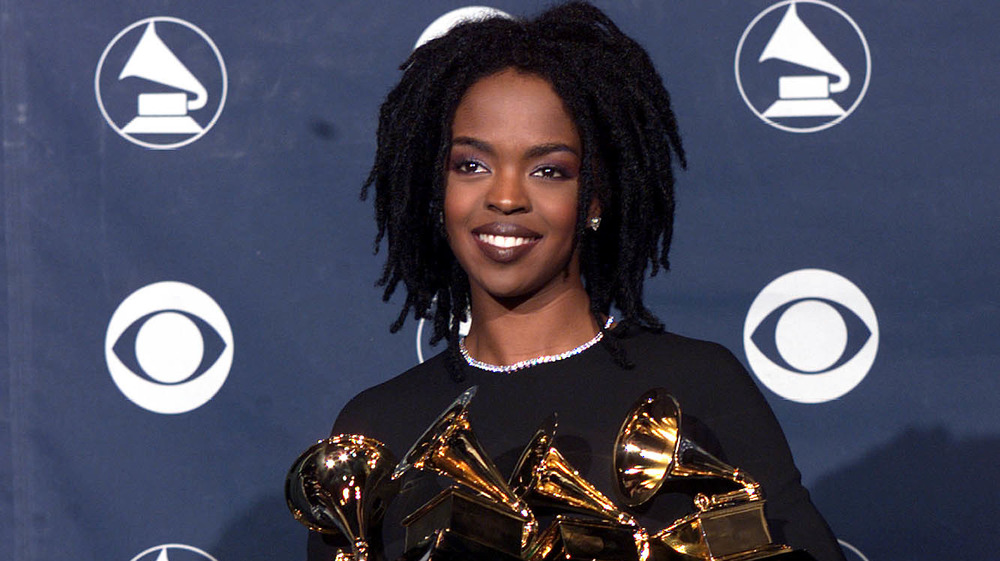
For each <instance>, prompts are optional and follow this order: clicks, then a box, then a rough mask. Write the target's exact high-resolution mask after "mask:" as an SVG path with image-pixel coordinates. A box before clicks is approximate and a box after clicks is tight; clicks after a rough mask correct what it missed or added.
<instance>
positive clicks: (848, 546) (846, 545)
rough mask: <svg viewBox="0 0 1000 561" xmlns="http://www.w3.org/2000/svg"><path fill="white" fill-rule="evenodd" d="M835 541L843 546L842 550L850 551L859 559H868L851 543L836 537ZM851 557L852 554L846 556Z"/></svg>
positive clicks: (863, 560) (862, 560)
mask: <svg viewBox="0 0 1000 561" xmlns="http://www.w3.org/2000/svg"><path fill="white" fill-rule="evenodd" d="M837 542H838V543H840V545H841V547H843V548H844V550H846V551H850V552H851V553H853V554H854V557H856V558H857V559H858V560H859V561H868V557H867V556H865V554H864V553H861V550H860V549H858V548H856V547H854V546H853V545H851V544H849V543H847V542H846V541H844V540H841V539H838V540H837ZM851 557H852V556H850V555H848V556H847V558H848V559H850V558H851Z"/></svg>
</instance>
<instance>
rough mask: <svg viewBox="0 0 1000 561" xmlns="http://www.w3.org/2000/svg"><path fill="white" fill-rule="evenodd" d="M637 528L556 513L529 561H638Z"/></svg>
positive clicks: (536, 543)
mask: <svg viewBox="0 0 1000 561" xmlns="http://www.w3.org/2000/svg"><path fill="white" fill-rule="evenodd" d="M637 529H638V528H633V527H631V526H625V525H622V524H616V523H614V522H607V521H603V520H584V519H579V518H572V517H567V516H561V515H560V516H557V517H556V519H555V521H553V522H552V524H551V525H549V527H548V528H546V529H545V531H544V532H542V534H541V535H540V536H539V537H538V540H537V541H536V542H535V544H534V546H533V547H532V550H531V553H530V554H529V555H528V556H527V559H528V561H554V560H557V559H565V560H567V561H577V560H579V561H584V560H587V561H590V560H594V561H638V559H639V550H638V547H636V542H635V531H636V530H637Z"/></svg>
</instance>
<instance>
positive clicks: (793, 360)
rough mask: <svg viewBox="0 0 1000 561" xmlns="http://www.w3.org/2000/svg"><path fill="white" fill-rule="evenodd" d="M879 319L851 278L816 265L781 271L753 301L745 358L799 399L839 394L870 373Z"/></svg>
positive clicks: (780, 390)
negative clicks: (789, 271)
mask: <svg viewBox="0 0 1000 561" xmlns="http://www.w3.org/2000/svg"><path fill="white" fill-rule="evenodd" d="M878 339H879V334H878V320H877V318H876V317H875V310H874V309H873V308H872V305H871V303H870V302H869V301H868V298H866V297H865V295H864V293H862V292H861V290H860V289H859V288H858V287H857V286H855V285H854V284H853V283H852V282H851V281H849V280H847V279H845V278H844V277H842V276H840V275H838V274H836V273H831V272H830V271H824V270H820V269H802V270H799V271H793V272H791V273H788V274H785V275H782V276H780V277H778V278H777V279H775V280H774V281H772V282H771V283H770V284H768V285H767V286H766V287H764V289H763V290H761V292H760V294H758V295H757V298H755V299H754V301H753V303H752V304H751V305H750V310H749V311H748V312H747V317H746V322H745V324H744V326H743V347H744V350H745V351H746V355H747V362H748V363H749V364H750V368H751V369H752V370H753V372H754V374H756V376H757V378H758V379H759V380H760V381H761V382H762V383H763V384H764V385H765V386H767V387H768V388H769V389H770V390H771V391H773V392H774V393H776V394H778V395H780V396H781V397H784V398H785V399H789V400H792V401H797V402H799V403H822V402H824V401H830V400H833V399H837V398H838V397H841V396H843V395H844V394H846V393H847V392H849V391H851V390H852V389H854V387H855V386H857V385H858V384H859V383H860V382H861V380H863V379H864V377H865V376H866V375H867V374H868V371H869V370H870V369H871V367H872V364H873V363H874V362H875V354H876V352H877V351H878Z"/></svg>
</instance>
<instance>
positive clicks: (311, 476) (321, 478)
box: [285, 434, 399, 561]
mask: <svg viewBox="0 0 1000 561" xmlns="http://www.w3.org/2000/svg"><path fill="white" fill-rule="evenodd" d="M395 463H396V458H395V457H393V455H392V452H390V451H389V449H388V448H386V446H385V445H384V444H382V443H381V442H379V441H378V440H375V439H373V438H368V437H366V436H362V435H354V434H341V435H338V436H334V437H331V438H328V439H326V440H320V441H319V442H317V443H316V444H314V445H312V446H310V447H309V448H308V449H307V450H306V451H305V452H303V453H302V455H301V456H299V458H298V459H297V460H295V463H294V464H292V468H291V469H290V470H289V472H288V476H287V477H286V478H285V499H286V501H287V503H288V508H289V509H290V510H291V511H292V516H294V517H295V519H296V520H298V521H299V522H301V523H302V524H304V525H306V526H307V527H309V529H311V530H314V531H317V532H322V533H325V534H342V535H343V536H345V537H346V538H347V539H348V540H349V541H350V542H351V549H352V551H353V554H354V555H353V557H354V559H355V560H356V561H365V560H366V559H367V558H368V553H369V545H370V544H371V542H372V541H373V540H372V538H373V537H374V538H377V537H378V536H376V535H373V534H372V529H373V528H374V527H375V526H377V525H378V523H379V522H380V521H381V520H382V517H383V516H384V515H385V510H386V507H387V506H388V504H389V502H390V501H391V500H392V498H393V497H395V495H396V492H397V490H398V488H399V485H398V483H397V482H395V481H393V480H392V477H391V474H392V468H393V465H395ZM338 557H341V556H340V555H338Z"/></svg>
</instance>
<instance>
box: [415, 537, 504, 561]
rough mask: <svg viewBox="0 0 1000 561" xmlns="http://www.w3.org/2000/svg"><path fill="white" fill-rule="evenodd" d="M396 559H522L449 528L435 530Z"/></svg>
mask: <svg viewBox="0 0 1000 561" xmlns="http://www.w3.org/2000/svg"><path fill="white" fill-rule="evenodd" d="M397 561H522V559H521V558H520V557H518V556H516V555H511V554H510V553H507V552H504V551H500V550H498V549H495V548H492V547H489V546H486V545H483V544H481V543H479V542H478V541H476V540H471V539H469V538H466V537H464V536H461V535H459V534H456V533H455V532H452V531H451V530H448V529H444V530H437V531H436V532H434V533H433V534H431V536H430V537H429V538H428V539H427V540H425V541H424V542H422V543H421V544H420V545H419V546H417V547H414V548H410V549H407V551H406V553H404V554H403V555H402V556H401V557H400V558H399V559H398V560H397Z"/></svg>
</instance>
